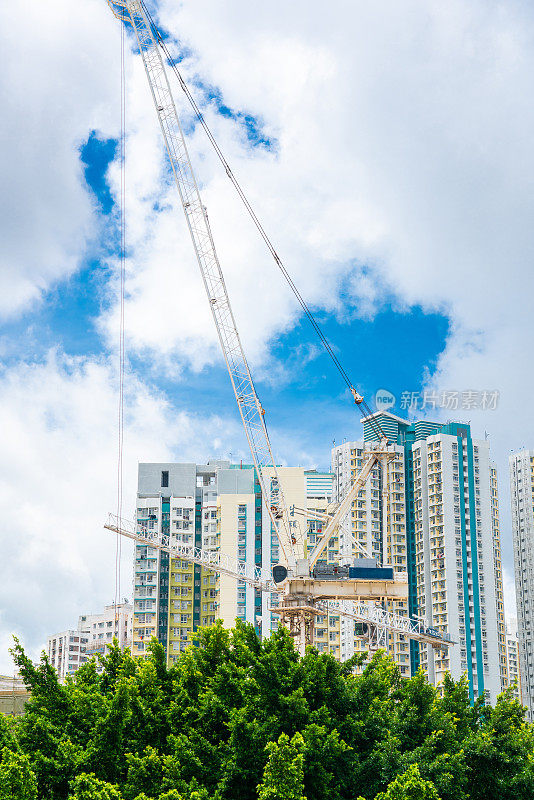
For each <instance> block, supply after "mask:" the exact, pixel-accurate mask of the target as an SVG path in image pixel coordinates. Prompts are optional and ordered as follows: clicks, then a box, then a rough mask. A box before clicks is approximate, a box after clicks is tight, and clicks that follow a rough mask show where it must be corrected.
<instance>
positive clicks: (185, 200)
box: [108, 0, 295, 567]
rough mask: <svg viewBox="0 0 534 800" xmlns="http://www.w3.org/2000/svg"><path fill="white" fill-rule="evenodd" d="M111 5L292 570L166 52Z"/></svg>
mask: <svg viewBox="0 0 534 800" xmlns="http://www.w3.org/2000/svg"><path fill="white" fill-rule="evenodd" d="M108 5H109V6H110V8H111V10H112V11H113V13H114V14H115V16H116V17H117V18H118V19H121V20H123V21H125V22H129V23H130V24H131V26H132V29H133V31H134V33H135V36H136V39H137V44H138V46H139V52H140V54H141V57H142V59H143V63H144V66H145V71H146V75H147V78H148V83H149V86H150V91H151V93H152V98H153V101H154V105H155V108H156V112H157V115H158V119H159V123H160V126H161V132H162V134H163V139H164V141H165V147H166V149H167V154H168V156H169V161H170V165H171V169H172V172H173V175H174V179H175V182H176V186H177V188H178V192H179V194H180V199H181V201H182V206H183V209H184V213H185V217H186V220H187V225H188V228H189V232H190V234H191V239H192V241H193V246H194V249H195V253H196V257H197V261H198V265H199V267H200V272H201V275H202V280H203V282H204V286H205V289H206V294H207V296H208V301H209V304H210V308H211V312H212V315H213V319H214V322H215V327H216V329H217V335H218V337H219V342H220V345H221V349H222V352H223V355H224V359H225V361H226V366H227V368H228V373H229V375H230V380H231V382H232V387H233V390H234V394H235V397H236V401H237V405H238V408H239V413H240V415H241V420H242V422H243V427H244V429H245V435H246V437H247V440H248V444H249V447H250V452H251V454H252V460H253V462H254V466H255V468H256V472H257V475H258V479H259V481H260V485H261V489H262V495H263V500H264V502H265V505H266V508H267V511H268V513H269V516H270V518H271V522H272V524H273V528H274V530H275V532H276V534H277V536H278V539H279V541H280V545H281V548H282V551H283V553H284V556H285V559H286V561H287V563H288V566H290V567H292V566H294V564H295V556H294V552H293V550H294V548H293V542H292V538H291V534H290V531H289V525H288V519H287V508H286V504H285V500H284V496H283V492H282V487H281V484H280V480H279V478H278V475H277V470H276V464H275V461H274V458H273V454H272V450H271V444H270V441H269V436H268V434H267V428H266V427H265V421H264V410H263V408H262V406H261V403H260V401H259V399H258V396H257V394H256V390H255V388H254V383H253V381H252V377H251V374H250V369H249V366H248V363H247V359H246V357H245V353H244V351H243V347H242V345H241V341H240V338H239V333H238V330H237V326H236V323H235V319H234V315H233V312H232V308H231V306H230V300H229V297H228V292H227V290H226V285H225V281H224V276H223V273H222V270H221V267H220V264H219V260H218V257H217V253H216V250H215V244H214V242H213V237H212V234H211V229H210V225H209V221H208V216H207V213H206V208H205V206H204V205H203V203H202V199H201V196H200V192H199V188H198V184H197V181H196V178H195V174H194V171H193V168H192V166H191V161H190V159H189V154H188V151H187V146H186V142H185V137H184V134H183V131H182V127H181V125H180V120H179V118H178V114H177V112H176V106H175V104H174V99H173V96H172V92H171V88H170V84H169V79H168V76H167V73H166V70H165V65H164V62H163V58H162V55H161V51H160V48H159V46H158V42H157V39H156V38H155V35H154V32H153V30H152V27H151V25H150V23H149V21H148V19H147V16H146V14H145V11H144V8H143V5H142V3H141V2H139V0H108ZM267 466H268V467H270V471H272V475H271V476H270V477H269V479H267V478H266V476H265V475H263V473H262V468H263V467H267Z"/></svg>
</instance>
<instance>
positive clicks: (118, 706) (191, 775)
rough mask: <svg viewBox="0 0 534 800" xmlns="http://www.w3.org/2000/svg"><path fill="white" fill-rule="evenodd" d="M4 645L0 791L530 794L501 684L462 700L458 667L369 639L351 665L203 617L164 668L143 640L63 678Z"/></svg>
mask: <svg viewBox="0 0 534 800" xmlns="http://www.w3.org/2000/svg"><path fill="white" fill-rule="evenodd" d="M13 654H14V657H15V660H16V663H17V665H18V667H19V669H20V671H21V673H22V675H23V677H24V679H25V681H26V683H27V685H28V686H29V687H30V688H31V692H32V697H31V700H30V701H29V702H28V704H27V706H26V712H25V714H24V716H22V717H21V718H20V719H18V720H16V721H14V722H12V721H7V720H5V719H3V718H1V717H0V748H1V750H0V752H1V757H0V800H4V798H7V797H9V798H15V799H16V800H354V798H357V797H362V798H366V800H489V798H499V800H522V799H523V798H524V799H525V800H527V798H529V799H530V798H533V797H534V729H533V726H531V725H529V724H527V723H525V722H524V718H523V709H522V707H521V706H520V704H519V703H518V702H517V701H516V700H514V699H513V698H512V697H511V695H510V694H509V693H504V694H503V695H501V697H500V698H499V700H498V702H497V704H496V706H495V708H489V707H485V706H483V705H482V704H481V703H476V704H475V705H474V706H471V705H470V702H469V693H468V689H467V685H466V682H465V680H460V681H454V680H452V679H451V678H447V679H446V680H445V682H444V684H443V686H442V688H441V691H438V690H436V689H435V688H433V687H432V686H430V685H429V684H428V683H427V682H426V680H425V679H424V676H423V675H422V674H418V675H416V676H415V677H414V678H412V679H410V680H404V679H401V678H400V675H399V672H398V669H397V667H396V665H395V664H394V663H393V662H392V661H391V660H390V659H389V658H387V657H386V656H384V655H383V654H381V653H378V654H377V655H375V656H374V657H373V659H372V660H371V661H370V662H369V663H368V664H367V666H366V667H365V669H364V671H363V672H362V674H360V675H355V674H353V669H352V667H353V666H354V664H352V663H348V662H347V663H346V664H340V663H338V662H337V661H336V660H335V659H334V658H333V657H332V656H330V655H326V654H319V653H317V651H315V650H312V649H310V650H309V651H308V653H307V654H306V656H305V657H304V658H299V656H298V655H297V654H296V653H295V650H294V647H293V642H292V640H291V638H290V637H289V636H288V634H287V633H286V632H285V631H284V630H280V631H279V632H277V633H275V634H273V635H272V636H271V638H270V639H268V640H265V641H263V642H260V641H259V640H258V638H257V636H256V634H255V632H254V629H253V628H252V627H251V626H248V625H244V624H242V623H238V624H237V627H236V628H235V629H234V630H232V631H228V630H225V629H224V628H223V627H222V625H220V624H217V625H215V626H214V627H212V628H209V629H205V630H203V631H201V632H200V634H199V636H198V642H197V646H194V647H190V648H189V649H188V650H187V651H186V652H185V653H184V654H183V655H182V656H181V657H180V659H179V660H178V661H177V663H176V664H175V665H173V666H171V667H169V668H167V666H166V663H165V654H164V652H163V649H162V647H161V646H160V645H159V644H158V643H157V642H156V641H155V640H154V641H153V642H152V644H151V645H150V651H149V657H148V658H146V659H145V660H142V661H141V660H139V661H138V660H136V659H134V658H132V656H131V655H130V654H129V653H128V652H126V653H121V652H120V650H119V648H118V647H116V646H114V647H113V648H112V649H111V651H110V653H109V654H108V656H106V658H104V659H102V660H101V666H102V670H101V671H99V670H97V668H96V664H95V663H94V662H90V663H88V664H85V665H84V666H83V667H82V668H81V669H80V670H78V672H77V673H76V674H75V676H74V677H73V678H69V679H67V682H66V683H65V684H64V685H62V684H60V683H59V682H58V679H57V676H56V673H55V672H54V670H53V669H52V668H51V666H50V664H49V663H48V661H47V659H46V657H45V656H44V655H43V657H42V659H41V661H40V663H39V664H38V665H37V666H34V665H33V664H32V663H31V661H30V660H29V659H28V658H27V657H26V655H25V654H24V651H23V649H22V648H21V646H20V644H19V643H18V642H16V644H15V647H14V650H13ZM2 792H3V794H2Z"/></svg>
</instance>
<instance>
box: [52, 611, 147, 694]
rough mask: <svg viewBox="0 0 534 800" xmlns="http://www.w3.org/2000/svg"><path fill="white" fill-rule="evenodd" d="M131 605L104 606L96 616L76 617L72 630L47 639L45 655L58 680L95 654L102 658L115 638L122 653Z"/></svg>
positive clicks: (129, 633)
mask: <svg viewBox="0 0 534 800" xmlns="http://www.w3.org/2000/svg"><path fill="white" fill-rule="evenodd" d="M132 626H133V606H132V605H131V604H129V603H128V602H127V601H126V602H123V603H117V605H116V606H115V604H113V605H109V606H106V607H105V608H104V611H103V612H101V613H100V614H85V615H83V616H80V617H79V618H78V626H77V628H76V629H73V630H68V631H63V632H62V633H56V634H54V635H53V636H49V637H48V639H47V644H46V652H47V656H48V660H49V661H50V664H51V665H52V666H53V667H54V669H55V670H56V672H57V674H58V676H59V679H60V681H63V680H65V678H66V676H67V675H73V674H74V673H75V672H76V670H77V669H78V668H79V667H81V665H82V664H85V663H86V662H87V661H89V660H90V659H91V658H92V657H93V656H95V655H98V654H100V655H105V653H106V651H107V650H108V649H109V647H110V646H111V644H112V643H113V639H114V638H115V639H116V640H117V642H118V644H119V646H120V648H121V650H124V649H125V648H126V647H130V646H131V643H132Z"/></svg>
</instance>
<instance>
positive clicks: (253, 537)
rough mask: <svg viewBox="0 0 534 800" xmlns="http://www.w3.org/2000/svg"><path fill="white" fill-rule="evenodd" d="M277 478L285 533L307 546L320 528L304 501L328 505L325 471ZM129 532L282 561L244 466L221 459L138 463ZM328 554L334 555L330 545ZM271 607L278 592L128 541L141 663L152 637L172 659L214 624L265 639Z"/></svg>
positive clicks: (272, 624)
mask: <svg viewBox="0 0 534 800" xmlns="http://www.w3.org/2000/svg"><path fill="white" fill-rule="evenodd" d="M277 472H278V477H279V480H280V483H281V487H282V490H283V493H284V497H285V500H286V503H287V505H288V506H289V507H290V508H291V509H292V511H291V517H290V526H291V529H292V533H293V535H294V536H295V538H296V539H297V540H298V541H300V542H302V545H303V547H304V548H306V547H307V546H308V544H309V543H311V542H314V541H315V537H316V536H317V533H318V532H320V530H321V521H320V520H319V521H317V520H314V521H312V522H311V523H310V525H308V522H307V508H308V504H310V505H311V507H313V508H314V509H315V510H316V511H324V510H325V509H326V507H327V505H328V503H330V502H331V500H332V475H331V474H330V473H319V472H316V471H314V470H304V469H302V468H301V467H279V468H278V470H277ZM265 474H266V477H267V482H268V483H269V480H270V479H271V480H272V478H273V475H269V470H268V469H266V470H265ZM137 527H138V530H140V531H144V530H148V531H152V530H153V531H156V530H159V531H161V532H163V533H168V534H170V536H171V537H172V539H173V540H174V541H176V542H182V543H186V544H194V545H195V546H196V547H202V548H203V549H205V550H208V551H210V550H213V551H220V552H223V553H226V554H228V555H230V556H232V557H234V558H237V559H239V560H241V561H244V562H245V563H247V564H253V565H255V566H258V567H262V568H264V569H266V570H270V568H271V567H272V565H273V564H275V563H277V562H278V561H279V559H280V556H281V554H280V550H279V543H278V538H277V536H276V534H275V532H274V530H273V529H272V524H271V520H270V517H269V515H268V512H267V510H266V507H265V503H264V502H263V499H262V492H261V486H260V483H259V481H258V479H257V477H256V474H255V470H254V468H253V467H251V466H250V465H243V464H240V465H234V464H231V463H230V462H229V461H210V462H208V463H207V464H192V463H188V464H175V463H165V464H140V465H139V477H138V493H137ZM334 554H336V555H337V551H335V549H332V550H331V555H334ZM277 602H278V596H277V595H276V594H270V593H265V592H260V591H258V590H256V589H255V588H254V587H252V586H249V585H248V584H246V583H245V582H244V581H239V580H236V579H234V578H232V577H230V576H226V575H223V574H215V573H213V572H212V571H210V570H208V569H204V568H203V567H200V566H197V565H193V564H190V563H189V562H186V561H182V560H181V559H177V558H169V557H168V556H167V555H166V554H164V553H161V552H159V551H158V550H157V549H155V548H151V547H150V546H148V545H144V544H136V548H135V571H134V626H133V648H132V652H133V654H134V655H136V656H141V657H142V656H143V655H144V654H146V652H147V647H148V644H149V642H150V640H151V638H152V636H156V637H157V638H158V640H159V641H160V642H161V643H162V644H163V646H164V647H165V650H166V652H167V657H168V661H169V663H172V662H173V661H176V659H177V658H178V657H179V654H180V652H182V651H183V650H185V648H186V647H187V646H188V645H189V644H190V643H191V641H192V636H193V634H194V633H195V631H196V630H197V629H198V628H199V627H205V626H209V625H212V624H213V623H214V622H215V620H216V619H221V620H222V621H223V622H224V624H225V626H227V627H232V626H233V625H234V624H235V620H236V619H241V620H243V621H246V622H249V623H251V624H252V625H254V627H255V629H256V631H257V633H258V634H259V635H261V636H269V635H270V633H271V631H272V630H275V629H276V628H277V627H278V616H277V615H276V613H275V612H273V609H274V608H276V604H277ZM325 616H327V615H325ZM337 616H338V619H339V615H337ZM327 627H328V621H327ZM337 638H339V637H337ZM330 641H331V649H332V651H333V652H334V651H335V650H336V648H337V652H338V654H339V649H340V645H339V641H338V640H330V639H329V637H328V635H327V636H323V635H322V634H321V635H320V641H319V646H320V649H325V647H326V648H328V649H330V645H329V642H330Z"/></svg>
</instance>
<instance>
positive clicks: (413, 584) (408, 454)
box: [332, 412, 507, 702]
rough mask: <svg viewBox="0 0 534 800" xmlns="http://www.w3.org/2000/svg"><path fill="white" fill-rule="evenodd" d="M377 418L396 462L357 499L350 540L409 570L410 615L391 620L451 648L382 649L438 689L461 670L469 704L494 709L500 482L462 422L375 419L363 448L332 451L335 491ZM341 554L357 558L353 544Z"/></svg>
mask: <svg viewBox="0 0 534 800" xmlns="http://www.w3.org/2000/svg"><path fill="white" fill-rule="evenodd" d="M376 419H377V420H378V421H379V423H380V427H381V428H382V430H383V431H384V432H385V434H386V435H387V436H388V438H389V440H390V441H391V442H392V443H393V445H392V449H393V450H394V451H395V453H396V458H395V460H394V461H393V464H392V466H391V467H390V469H389V470H388V481H387V482H386V481H385V480H384V477H383V476H382V474H381V470H380V469H378V468H377V469H376V470H375V471H374V474H372V476H371V480H370V482H369V486H368V487H367V488H366V489H365V490H362V492H360V495H359V496H358V498H357V499H356V500H355V501H354V503H353V508H352V512H351V522H350V528H351V530H350V533H351V534H352V539H353V542H356V543H357V544H358V545H360V546H362V547H363V549H364V550H365V551H366V552H367V553H368V554H369V555H370V556H372V557H374V558H376V559H377V560H378V561H379V563H381V564H388V565H393V566H394V567H395V568H396V569H397V570H400V569H402V568H403V567H405V568H406V570H407V572H408V581H409V601H408V609H407V610H406V609H405V608H403V607H402V606H401V605H399V607H398V608H396V609H395V610H396V611H397V613H407V612H408V613H409V614H410V616H412V617H416V616H419V617H422V618H424V620H425V622H426V624H427V625H429V626H431V627H434V628H436V629H437V630H438V631H440V632H442V633H449V634H450V635H451V636H452V638H453V639H455V640H456V641H457V642H458V644H457V645H456V646H455V647H451V648H449V651H448V652H444V651H440V650H438V651H434V650H433V649H432V648H431V647H429V646H428V645H421V646H419V645H417V644H416V643H414V642H412V643H410V644H409V645H407V643H406V642H404V641H403V640H402V639H401V638H400V637H393V636H392V635H390V636H389V641H388V650H389V651H390V652H391V653H392V655H393V656H394V658H395V659H396V660H397V661H398V662H399V664H400V666H401V671H403V672H404V673H407V672H408V663H409V669H410V671H411V672H412V673H413V672H414V671H416V670H417V669H418V668H419V666H421V667H422V668H423V670H424V671H425V673H426V674H427V676H428V678H429V679H430V680H431V681H432V682H433V683H435V684H439V683H440V682H441V681H442V680H443V677H444V675H445V673H446V672H447V671H449V672H450V673H451V674H452V675H453V677H459V676H460V675H462V674H463V673H466V674H467V677H468V681H469V691H470V694H471V697H472V698H473V699H474V698H476V697H480V696H484V697H486V698H487V699H489V700H490V701H491V702H495V700H496V698H497V695H498V694H499V692H500V691H501V690H502V689H503V688H504V687H505V686H506V685H507V666H506V664H507V659H506V640H505V628H504V604H503V591H502V572H501V553H500V534H499V514H498V493H497V476H496V471H495V467H494V465H493V464H492V463H491V461H490V458H489V445H488V442H487V441H485V440H474V439H473V438H472V436H471V430H470V426H469V425H466V424H462V423H456V422H450V423H446V424H441V423H432V422H429V421H427V420H421V421H417V422H414V423H409V422H407V421H406V420H403V419H401V418H400V417H397V416H396V415H394V414H391V413H389V412H377V413H376V414H373V415H372V418H367V420H364V436H363V441H356V442H346V443H344V444H342V445H340V446H338V447H335V448H334V450H333V451H332V469H333V471H334V473H335V479H334V485H335V491H336V492H337V493H338V494H339V493H341V492H342V491H343V489H344V486H345V485H346V484H347V482H348V481H349V480H350V478H351V477H352V476H354V475H356V474H357V471H358V467H359V466H360V465H361V459H362V456H363V451H364V449H365V444H366V443H367V442H373V441H376V439H377V435H376V425H373V420H376ZM385 508H387V509H388V513H387V515H384V509H385ZM385 518H386V520H387V521H385ZM352 547H353V548H354V544H353V545H352ZM344 552H345V553H346V555H352V552H355V551H351V545H350V542H349V545H348V546H345V547H344ZM396 638H398V639H399V641H396ZM355 646H356V647H358V646H359V647H361V646H362V645H361V644H360V645H358V644H356V645H355ZM401 647H402V649H400V648H401ZM408 647H409V653H410V657H409V659H407V658H406V649H407V648H408ZM403 667H404V669H403Z"/></svg>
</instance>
